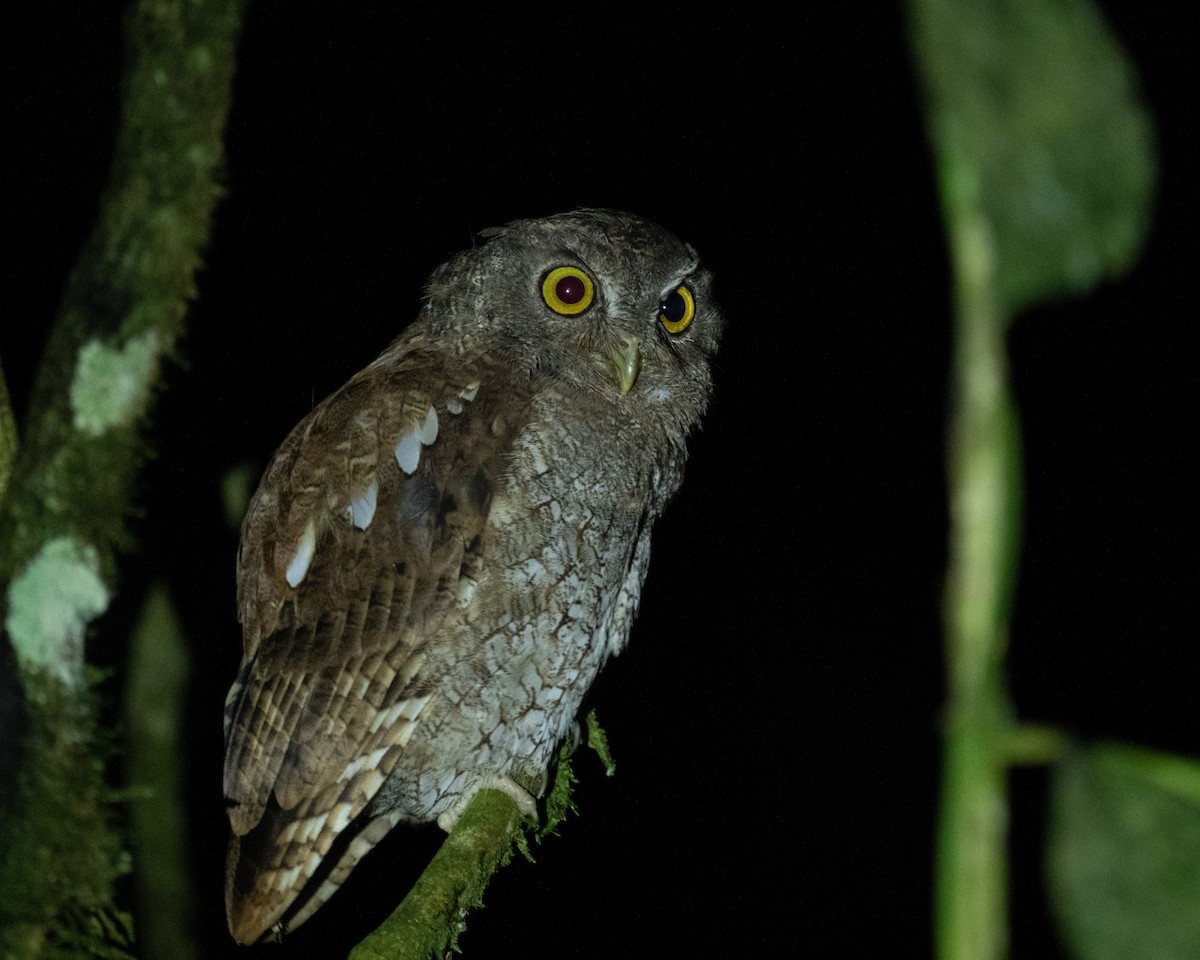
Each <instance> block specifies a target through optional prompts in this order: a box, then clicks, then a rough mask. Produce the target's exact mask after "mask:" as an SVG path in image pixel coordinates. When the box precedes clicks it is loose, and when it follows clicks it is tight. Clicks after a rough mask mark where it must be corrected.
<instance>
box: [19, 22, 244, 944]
mask: <svg viewBox="0 0 1200 960" xmlns="http://www.w3.org/2000/svg"><path fill="white" fill-rule="evenodd" d="M243 2H244V0H141V2H139V3H138V4H137V6H136V7H135V8H134V9H132V10H131V11H130V15H129V19H128V24H127V28H128V33H127V58H128V60H127V65H126V71H125V77H124V82H123V102H122V108H121V123H120V128H119V130H118V134H117V142H116V154H115V157H114V161H113V165H112V169H111V171H110V175H109V181H108V184H107V186H106V189H105V193H104V195H103V197H102V199H101V204H100V214H99V219H98V222H97V224H96V227H95V228H94V230H93V232H92V234H91V236H90V237H89V239H88V241H87V243H86V245H85V247H84V249H83V251H82V253H81V254H80V257H79V260H78V262H77V264H76V266H75V268H74V270H73V271H72V273H71V275H70V277H69V279H68V282H67V286H66V290H65V292H64V295H63V299H62V302H61V304H60V307H59V311H58V315H57V317H56V319H55V323H54V326H53V328H52V331H51V335H50V340H49V343H48V344H47V348H46V352H45V355H44V356H43V358H42V361H41V363H40V365H39V368H38V371H37V376H36V379H35V383H34V388H33V393H32V396H31V398H30V403H29V415H28V418H27V421H26V423H25V425H24V431H23V438H22V443H21V446H20V448H19V450H17V452H16V456H15V458H14V459H13V460H12V473H11V476H10V478H9V482H8V488H7V490H6V491H5V498H4V502H3V509H2V510H0V586H2V587H3V590H2V591H0V607H2V608H3V614H4V625H5V629H6V632H7V635H8V638H9V641H10V642H11V644H12V649H13V651H15V660H16V663H17V667H18V673H19V676H20V681H21V687H22V690H23V692H24V699H25V706H26V711H27V713H28V714H29V717H28V727H29V731H30V732H29V734H28V736H27V737H26V740H25V750H24V753H23V756H22V758H21V762H20V764H19V766H18V767H17V768H16V782H15V783H14V784H12V785H9V786H10V789H8V790H6V791H0V794H2V795H4V796H5V797H6V798H7V800H6V807H7V809H5V810H4V811H2V812H0V813H2V815H0V863H3V864H4V871H3V885H2V888H0V913H2V916H0V931H3V933H2V934H0V955H3V956H5V957H9V956H13V957H51V956H53V957H58V956H106V955H108V956H120V955H123V954H124V951H125V949H126V944H125V941H126V939H127V936H126V931H125V930H124V926H125V925H124V923H123V922H121V921H120V919H119V914H118V913H117V911H115V909H114V908H113V906H112V901H111V895H112V889H111V888H112V882H113V879H114V878H115V877H116V876H117V875H119V873H121V872H122V871H124V870H126V869H127V866H126V865H125V864H124V863H123V862H121V861H122V856H123V855H122V854H121V853H120V849H121V845H120V843H119V842H116V841H114V839H113V836H114V835H113V833H112V831H111V823H110V818H109V816H108V812H107V811H108V808H107V800H106V798H107V792H106V788H105V786H104V773H103V760H102V756H101V755H100V753H99V751H98V744H99V742H100V741H101V740H104V739H105V738H104V736H103V734H102V733H100V732H99V730H98V728H97V725H96V721H95V711H94V710H93V708H92V703H91V700H90V694H89V691H88V678H87V673H86V671H85V666H84V663H85V661H84V655H83V640H84V636H85V633H86V631H87V629H88V626H89V624H90V623H91V622H92V621H93V620H95V619H96V618H97V617H99V616H100V615H101V614H102V613H103V612H104V611H105V610H106V609H107V607H108V604H109V600H110V598H111V596H112V591H113V589H114V586H115V582H116V554H117V552H118V550H119V549H121V548H122V547H126V546H128V544H129V542H130V537H129V534H128V530H127V519H128V517H129V515H130V513H131V511H132V509H133V507H132V503H133V492H132V491H133V487H134V482H135V479H136V476H137V471H138V468H139V466H140V464H141V462H142V460H143V459H144V450H143V443H144V438H143V436H142V430H141V424H142V421H143V419H144V416H145V414H146V412H147V410H148V408H149V406H150V403H151V400H152V397H153V394H154V392H155V390H156V389H157V385H158V377H159V372H160V367H161V364H162V361H163V359H164V358H165V357H170V356H171V354H172V351H173V350H174V347H175V342H176V340H177V338H178V336H179V333H180V330H181V328H182V321H183V316H184V313H185V311H186V309H187V303H188V301H189V300H190V299H191V298H192V297H193V296H194V294H195V274H196V270H197V269H198V268H199V266H200V262H201V254H202V250H203V248H204V246H205V244H206V243H207V240H208V236H209V232H210V224H211V219H212V213H213V209H214V207H215V205H216V202H217V199H218V197H219V195H220V187H219V184H218V178H219V174H220V171H221V165H222V157H223V146H222V134H223V130H224V126H225V120H226V116H227V114H228V109H229V102H230V91H231V87H232V78H233V65H234V47H235V43H236V38H237V34H238V31H239V27H240V21H241V10H242V6H243ZM4 406H6V404H3V403H0V407H4ZM3 427H4V424H3V414H2V413H0V434H2V431H3ZM3 455H4V451H3V450H0V458H2V457H3ZM0 462H2V459H0ZM64 878H69V880H68V881H67V882H64Z"/></svg>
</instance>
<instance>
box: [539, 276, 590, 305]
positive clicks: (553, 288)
mask: <svg viewBox="0 0 1200 960" xmlns="http://www.w3.org/2000/svg"><path fill="white" fill-rule="evenodd" d="M594 297H595V288H594V287H593V286H592V278H591V277H589V276H588V275H587V274H586V273H584V272H583V271H582V270H580V269H579V268H578V267H555V268H554V269H553V270H551V271H550V272H549V273H548V274H546V279H545V280H543V281H542V299H543V300H545V301H546V306H548V307H549V308H550V309H551V310H553V311H554V312H555V313H561V314H563V316H567V317H569V316H573V315H574V314H576V313H583V311H584V310H586V309H587V308H588V307H590V306H591V305H592V300H593V298H594Z"/></svg>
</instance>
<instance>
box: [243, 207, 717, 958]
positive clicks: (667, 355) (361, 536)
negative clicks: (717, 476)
mask: <svg viewBox="0 0 1200 960" xmlns="http://www.w3.org/2000/svg"><path fill="white" fill-rule="evenodd" d="M483 235H484V236H485V237H486V238H487V242H486V243H484V244H483V245H481V246H478V247H476V248H474V249H471V250H468V251H466V252H463V253H460V254H458V255H457V256H455V257H453V258H451V259H450V260H449V261H448V262H446V263H445V264H443V265H442V266H441V267H439V268H438V269H437V270H436V271H435V272H434V274H433V276H432V278H431V279H430V281H429V284H428V288H427V292H426V300H425V303H424V307H423V309H422V310H421V312H420V314H419V316H418V318H417V319H416V320H415V321H414V322H413V323H412V324H411V325H410V326H409V327H408V328H407V329H406V330H405V331H404V332H403V333H402V334H401V335H400V336H399V337H398V338H397V339H396V340H395V341H394V342H393V343H392V344H391V345H390V346H389V347H388V348H387V349H386V350H385V351H384V352H383V353H382V354H381V355H380V356H379V358H378V359H377V360H375V361H374V362H373V363H372V364H370V366H368V367H366V368H365V369H364V370H362V371H360V372H359V373H357V374H356V375H355V376H354V377H352V378H351V379H350V381H349V382H348V383H347V384H346V385H345V386H343V387H342V388H341V389H339V390H338V391H337V392H335V393H334V394H333V395H332V396H330V397H329V398H328V399H326V400H325V401H324V402H322V403H321V404H319V405H318V406H317V407H316V408H315V409H314V410H313V411H312V412H311V413H310V414H309V415H308V416H307V417H305V418H304V420H302V421H301V422H300V424H299V425H298V426H297V427H296V428H295V429H294V430H293V431H292V433H291V434H290V435H289V436H288V438H287V439H286V440H285V441H284V442H283V445H282V446H281V447H280V448H279V450H278V451H277V452H276V454H275V456H274V458H273V459H272V461H271V463H270V464H269V466H268V467H267V470H266V472H265V474H264V476H263V479H262V482H261V484H260V486H259V488H258V491H257V492H256V493H255V495H254V498H253V500H252V501H251V503H250V507H249V511H248V513H247V515H246V518H245V521H244V523H243V525H242V539H241V547H240V550H239V553H238V564H237V579H238V612H239V618H240V620H241V622H242V626H243V649H244V655H243V659H242V664H241V668H240V670H239V672H238V676H237V680H236V681H235V683H234V685H233V688H232V689H231V690H230V692H229V696H228V698H227V701H226V707H225V744H226V756H225V774H224V789H225V796H226V804H227V807H228V812H229V820H230V824H231V827H232V832H233V835H232V838H231V841H230V848H229V857H228V863H227V879H226V907H227V912H228V920H229V928H230V931H231V933H232V934H233V936H234V937H235V938H236V939H237V940H239V941H242V942H246V943H250V942H254V941H256V940H258V939H260V938H261V937H262V936H263V935H264V934H271V935H277V934H279V933H282V932H283V931H286V930H290V929H294V928H295V927H296V926H298V925H299V924H301V923H302V922H304V920H306V919H307V918H308V917H309V916H311V915H312V913H313V912H314V911H315V910H316V909H317V908H318V907H319V906H320V905H321V904H322V903H324V902H325V901H326V900H327V899H328V898H329V897H330V896H331V895H332V894H333V893H334V892H335V891H336V890H337V888H338V886H339V885H340V884H341V883H342V882H343V881H344V880H345V878H346V877H347V876H348V875H349V873H350V871H351V870H352V869H353V868H354V866H355V864H357V863H358V861H359V859H360V858H361V857H362V856H363V855H364V854H365V853H366V852H367V851H369V850H370V849H371V847H372V846H374V845H375V844H376V843H377V842H378V841H379V840H380V839H382V837H383V836H384V835H385V834H386V833H387V832H388V831H389V830H391V829H392V827H394V826H395V825H396V824H398V823H405V822H407V823H422V822H428V821H431V820H437V821H438V822H439V823H440V824H441V825H442V826H443V827H444V828H445V829H447V830H448V829H449V828H450V827H451V826H452V824H453V822H454V821H455V820H456V819H457V817H458V815H459V813H460V812H461V810H462V809H463V808H464V807H465V805H466V802H467V801H468V800H469V799H470V797H471V796H472V795H473V794H474V793H475V792H476V791H478V790H479V789H480V788H482V787H486V786H493V787H499V788H501V789H504V790H506V791H507V792H509V793H510V794H511V795H512V796H513V797H514V798H515V799H517V801H518V803H519V804H520V805H521V806H522V808H523V809H525V810H526V811H528V812H533V811H534V810H535V801H534V799H533V797H532V796H531V794H530V793H529V792H526V790H525V789H523V788H522V787H520V786H518V783H517V781H520V782H521V783H524V784H526V785H537V784H541V788H542V789H543V790H544V788H545V781H546V768H547V764H548V763H549V761H550V760H551V758H552V757H553V755H554V751H555V749H556V747H557V744H558V743H559V742H560V741H561V740H562V738H563V737H564V735H566V734H567V733H568V732H569V731H571V729H572V727H573V724H574V720H575V714H576V711H577V709H578V707H579V703H580V700H581V698H582V697H583V695H584V693H585V692H586V691H587V689H588V687H589V686H590V685H591V683H592V681H593V680H594V679H595V677H596V673H597V671H598V670H599V669H600V667H601V665H602V664H603V663H604V662H605V660H607V659H608V657H610V656H612V655H613V654H615V653H618V652H619V651H620V650H621V649H622V648H623V647H624V646H625V643H626V641H627V639H628V636H629V631H630V625H631V622H632V620H633V616H634V612H635V609H636V607H637V604H638V596H639V593H640V591H641V587H642V581H643V579H644V578H645V576H646V567H647V563H648V561H649V556H650V529H651V526H652V525H653V523H654V521H655V519H656V518H657V517H658V516H659V514H660V513H661V511H662V509H663V507H664V505H665V504H666V502H667V500H668V498H669V497H670V496H671V495H672V494H673V493H674V492H675V490H676V489H677V488H678V486H679V483H680V481H681V479H682V475H683V466H684V460H685V459H686V456H687V449H686V446H685V443H686V440H687V437H688V435H689V433H690V432H691V431H692V430H693V429H695V427H696V426H697V424H698V423H699V420H700V416H701V414H702V413H703V411H704V409H705V406H706V405H707V403H708V398H709V394H710V390H711V374H710V369H709V363H710V360H711V358H712V356H713V354H714V352H715V351H716V349H717V344H718V341H719V339H720V334H721V326H722V321H721V316H720V313H719V312H718V310H717V308H716V306H715V304H714V303H713V300H712V296H711V292H710V275H709V274H708V272H707V271H706V270H705V269H704V268H702V267H701V266H700V264H699V261H698V259H697V256H696V252H695V251H694V250H693V249H692V248H691V247H690V246H688V245H687V244H685V243H683V242H681V241H679V240H678V239H676V238H675V237H674V236H672V235H671V234H669V233H668V232H666V231H665V230H663V229H662V228H661V227H659V226H657V225H656V224H653V223H650V222H649V221H646V220H643V219H640V218H638V217H635V216H632V215H630V214H626V213H620V212H617V211H612V210H579V211H575V212H573V213H567V214H562V215H559V216H554V217H548V218H545V219H538V220H521V221H516V222H513V223H510V224H509V225H508V226H506V227H504V228H500V229H494V230H488V231H484V234H483Z"/></svg>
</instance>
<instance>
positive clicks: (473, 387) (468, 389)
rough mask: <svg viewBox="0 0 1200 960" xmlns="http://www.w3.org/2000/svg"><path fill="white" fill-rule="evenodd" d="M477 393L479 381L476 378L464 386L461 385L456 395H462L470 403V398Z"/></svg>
mask: <svg viewBox="0 0 1200 960" xmlns="http://www.w3.org/2000/svg"><path fill="white" fill-rule="evenodd" d="M477 393H479V381H478V380H472V381H471V382H470V383H468V384H467V385H466V386H465V387H463V388H462V389H461V390H459V391H458V395H459V396H460V397H462V398H463V399H464V400H466V401H467V403H470V402H471V401H472V400H474V399H475V394H477Z"/></svg>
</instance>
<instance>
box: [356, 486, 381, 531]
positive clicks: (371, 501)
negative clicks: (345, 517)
mask: <svg viewBox="0 0 1200 960" xmlns="http://www.w3.org/2000/svg"><path fill="white" fill-rule="evenodd" d="M378 498H379V483H378V481H375V480H372V481H371V485H370V486H369V487H367V489H366V491H364V492H363V493H362V494H361V495H360V496H357V497H355V498H354V499H353V500H351V501H350V520H351V522H352V523H353V524H354V525H355V526H356V527H358V529H359V530H366V529H367V527H369V526H370V525H371V520H373V519H374V517H375V502H376V500H377V499H378Z"/></svg>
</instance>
